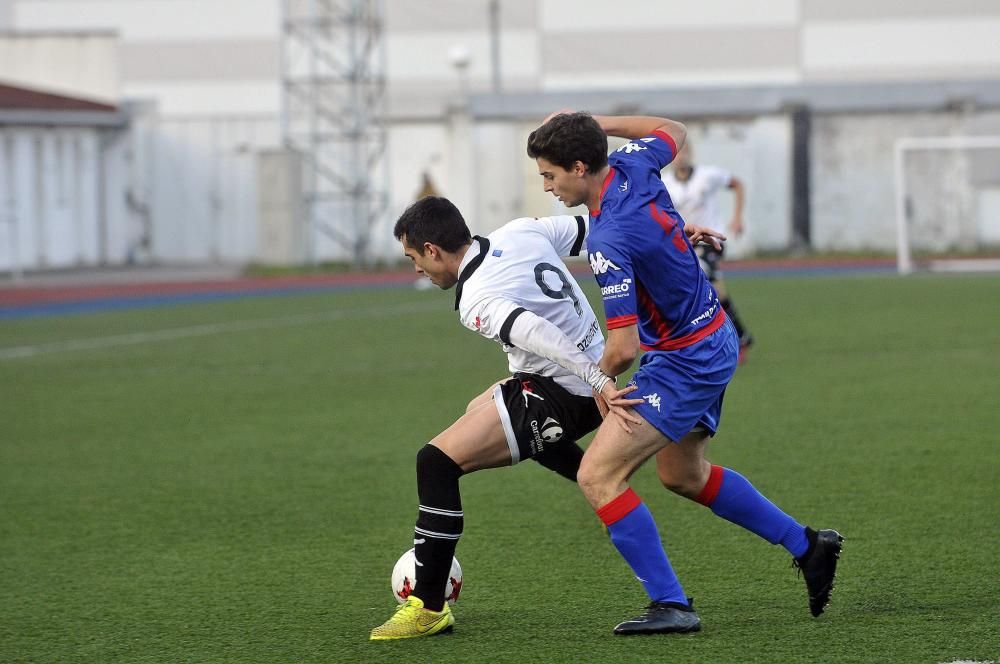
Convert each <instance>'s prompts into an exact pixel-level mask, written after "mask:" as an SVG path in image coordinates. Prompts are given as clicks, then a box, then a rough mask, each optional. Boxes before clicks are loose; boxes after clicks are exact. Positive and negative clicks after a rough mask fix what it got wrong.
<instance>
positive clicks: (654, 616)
mask: <svg viewBox="0 0 1000 664" xmlns="http://www.w3.org/2000/svg"><path fill="white" fill-rule="evenodd" d="M699 631H701V618H699V617H698V614H697V613H695V610H694V603H693V602H692V601H691V599H690V598H688V604H681V603H680V602H650V604H649V606H647V607H646V610H645V611H644V612H643V614H642V615H640V616H636V617H635V618H632V620H626V621H625V622H623V623H618V625H617V626H615V634H618V635H620V636H631V635H633V634H684V633H687V632H699Z"/></svg>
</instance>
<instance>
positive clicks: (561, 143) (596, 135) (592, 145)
mask: <svg viewBox="0 0 1000 664" xmlns="http://www.w3.org/2000/svg"><path fill="white" fill-rule="evenodd" d="M528 156H529V157H531V158H532V159H537V158H538V157H541V158H542V159H545V160H547V161H550V162H552V163H553V164H555V165H556V166H560V167H562V168H565V169H566V170H567V171H568V170H570V169H571V168H573V164H574V163H575V162H577V161H582V162H583V165H584V166H586V167H587V172H588V173H596V172H598V171H599V170H601V169H602V168H604V167H605V166H607V165H608V136H607V134H605V133H604V130H603V129H601V125H599V124H597V120H595V119H594V118H593V117H591V115H590V113H582V112H581V113H561V114H559V115H557V116H555V117H553V118H552V119H551V120H549V121H548V122H546V123H545V124H543V125H542V126H541V127H539V128H538V129H536V130H535V131H533V132H531V135H529V136H528Z"/></svg>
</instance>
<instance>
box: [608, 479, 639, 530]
mask: <svg viewBox="0 0 1000 664" xmlns="http://www.w3.org/2000/svg"><path fill="white" fill-rule="evenodd" d="M640 504H642V501H641V500H640V499H639V496H638V495H636V493H635V491H633V490H632V487H629V488H628V489H626V490H625V493H623V494H621V495H619V496H618V497H617V498H615V499H614V500H612V501H611V502H610V503H608V504H607V505H605V506H604V507H602V508H600V509H599V510H597V516H599V517H600V518H601V521H603V522H604V525H605V526H610V525H613V524H615V523H618V522H619V521H621V520H622V519H624V518H625V517H627V516H628V515H629V514H630V513H631V512H632V510H634V509H635V508H636V507H638V506H639V505H640Z"/></svg>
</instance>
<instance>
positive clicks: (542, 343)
mask: <svg viewBox="0 0 1000 664" xmlns="http://www.w3.org/2000/svg"><path fill="white" fill-rule="evenodd" d="M503 328H504V329H502V330H501V332H500V340H501V341H502V342H504V343H505V344H509V345H511V346H516V347H517V348H522V349H524V350H526V351H529V352H531V353H534V354H535V355H538V356H540V357H544V358H547V359H549V360H551V361H553V362H555V363H556V364H558V365H559V366H561V367H563V368H565V369H567V370H569V371H571V372H573V373H574V374H576V375H577V376H579V377H580V378H581V379H583V380H584V381H586V382H587V383H588V384H589V385H590V386H591V387H592V388H593V389H594V392H595V393H597V394H599V395H601V396H602V397H603V398H604V400H605V402H606V403H607V405H608V406H609V408H610V410H611V412H613V413H614V414H615V415H616V419H617V421H618V423H619V424H620V425H621V426H622V427H623V428H624V429H625V430H626V431H629V432H631V429H630V428H629V426H628V423H629V422H632V423H634V424H639V423H641V420H640V419H638V418H637V417H636V416H635V415H634V414H633V413H631V412H630V411H628V410H626V409H627V408H628V407H629V406H633V405H635V404H637V403H641V402H642V399H626V398H625V395H626V394H628V393H630V392H632V391H633V389H635V388H634V387H626V388H625V389H621V390H619V389H618V388H617V387H616V386H615V381H614V379H613V378H611V377H610V376H609V375H608V374H606V373H604V372H603V371H601V367H600V366H599V365H597V364H595V363H594V361H593V360H591V359H590V357H588V356H587V354H586V353H584V352H583V351H581V350H580V349H579V348H577V347H576V344H574V343H573V342H572V341H571V340H570V339H569V337H567V336H566V335H565V334H563V331H562V330H560V329H559V328H558V327H557V326H555V325H553V324H552V323H550V322H549V321H548V320H546V319H544V318H542V317H541V316H538V315H537V314H534V313H532V312H530V311H528V310H527V309H523V308H520V307H519V308H518V309H515V310H514V311H513V312H511V314H510V316H509V317H508V318H507V320H506V321H504V326H503ZM612 375H617V374H612Z"/></svg>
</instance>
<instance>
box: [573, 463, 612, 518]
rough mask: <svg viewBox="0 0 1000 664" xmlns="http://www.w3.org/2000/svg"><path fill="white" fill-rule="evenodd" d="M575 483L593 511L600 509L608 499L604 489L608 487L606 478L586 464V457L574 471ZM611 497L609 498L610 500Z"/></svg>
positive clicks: (592, 465) (596, 469) (592, 466)
mask: <svg viewBox="0 0 1000 664" xmlns="http://www.w3.org/2000/svg"><path fill="white" fill-rule="evenodd" d="M576 483H577V484H578V485H579V486H580V491H582V492H583V495H584V497H585V498H586V499H587V502H589V503H590V504H591V506H593V507H594V508H595V509H597V508H599V507H601V506H602V505H603V504H604V503H606V502H607V501H608V500H609V499H610V498H609V497H608V496H607V495H606V494H607V493H608V492H607V489H606V486H607V485H608V481H607V478H606V477H605V476H604V474H603V473H601V472H600V470H599V469H598V468H596V467H595V466H594V464H590V463H587V458H586V457H584V459H583V462H582V463H581V464H580V468H579V470H577V471H576ZM613 497H614V496H611V498H613Z"/></svg>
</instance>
